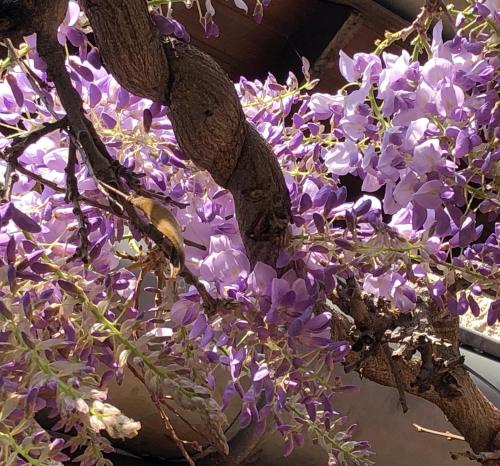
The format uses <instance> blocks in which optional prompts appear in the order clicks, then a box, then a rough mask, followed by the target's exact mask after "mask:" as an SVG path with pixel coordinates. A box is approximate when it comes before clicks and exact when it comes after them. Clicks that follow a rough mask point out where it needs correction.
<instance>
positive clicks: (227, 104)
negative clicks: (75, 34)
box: [82, 0, 291, 265]
mask: <svg viewBox="0 0 500 466" xmlns="http://www.w3.org/2000/svg"><path fill="white" fill-rule="evenodd" d="M82 3H83V6H84V8H85V12H86V14H87V16H88V18H89V20H90V23H91V25H92V29H93V31H94V34H95V37H96V40H97V44H98V46H99V49H100V51H101V55H102V59H103V62H104V64H105V65H106V67H107V68H108V70H109V71H110V72H111V74H113V76H114V77H115V78H116V79H117V81H118V82H119V83H120V84H121V85H122V86H123V87H125V88H126V89H127V90H129V91H130V92H133V93H135V94H137V95H140V96H142V97H150V95H151V93H150V90H151V89H152V88H155V89H157V90H158V91H159V90H160V89H162V84H163V86H164V88H163V91H162V93H159V95H157V97H156V98H155V99H154V100H156V101H157V102H159V103H162V104H165V105H168V107H169V116H170V119H171V120H172V125H173V128H174V133H175V135H176V138H177V141H178V143H179V146H180V147H181V149H182V150H183V151H184V152H185V154H186V155H187V156H188V157H189V158H190V159H191V160H192V161H193V162H194V163H195V164H196V165H197V166H198V167H200V168H203V169H205V170H208V172H209V173H210V174H211V175H212V177H213V178H214V180H215V181H216V182H217V183H218V184H219V185H221V186H222V187H225V188H227V189H229V191H230V192H231V193H232V194H233V197H234V200H235V205H236V215H237V219H238V224H239V227H240V232H241V236H242V239H243V243H244V245H245V249H246V251H247V255H248V258H249V260H250V262H251V264H252V265H253V264H255V262H257V261H262V262H266V263H268V264H271V265H274V264H275V263H276V259H277V256H278V253H279V250H280V247H281V246H282V245H283V244H284V242H285V239H286V234H287V229H288V224H289V223H290V220H291V211H290V197H289V194H288V190H287V188H286V184H285V182H284V178H283V174H282V173H281V170H280V168H279V165H278V164H277V163H276V159H275V157H274V155H273V153H272V151H271V149H270V147H269V146H268V145H267V144H266V143H265V142H264V141H263V139H262V138H261V137H260V135H259V134H258V133H257V132H256V131H255V130H254V129H253V128H252V127H251V126H250V125H249V124H248V123H246V122H245V117H244V115H243V109H242V108H241V105H240V103H239V100H238V97H237V95H236V92H235V89H234V85H233V83H232V82H231V81H230V80H229V78H228V76H227V75H226V73H224V72H223V71H222V69H221V68H220V67H219V66H218V64H217V63H216V62H215V61H214V60H213V59H212V58H211V57H209V56H208V55H206V54H205V53H203V52H201V51H200V50H197V49H196V48H195V47H193V46H191V45H188V44H185V43H182V42H179V41H176V40H173V39H169V40H168V41H167V42H166V43H165V44H163V50H164V56H165V57H166V61H167V63H168V65H167V66H168V73H167V74H168V75H169V79H168V81H167V80H165V81H162V82H161V83H158V82H154V83H152V82H151V80H150V79H151V76H161V75H162V73H164V70H163V68H164V66H165V59H163V58H162V59H161V60H156V61H154V60H152V61H147V62H146V61H145V60H144V59H143V57H149V56H151V53H150V52H149V49H150V48H152V49H153V50H154V51H155V52H156V51H158V50H159V48H160V46H161V45H162V44H161V40H160V38H159V36H158V34H157V33H152V32H151V27H152V24H151V19H150V18H149V14H148V11H147V6H146V2H145V1H143V0H133V1H130V0H118V1H115V0H101V1H95V0H83V2H82ZM110 25H112V27H111V26H110ZM130 30H133V31H134V32H133V33H132V34H131V33H130ZM117 38H119V39H118V40H117ZM131 42H134V46H133V53H131V52H130V50H129V44H130V43H131ZM148 66H149V67H150V68H151V70H144V71H143V72H142V73H141V74H140V75H137V74H136V73H135V70H138V69H141V70H143V68H144V67H148ZM132 75H133V76H132ZM140 81H141V82H140ZM249 175H250V176H249ZM250 178H252V180H250Z"/></svg>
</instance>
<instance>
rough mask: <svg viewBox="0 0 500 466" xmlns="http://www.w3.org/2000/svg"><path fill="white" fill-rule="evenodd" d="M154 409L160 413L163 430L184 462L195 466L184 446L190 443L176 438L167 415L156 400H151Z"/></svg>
mask: <svg viewBox="0 0 500 466" xmlns="http://www.w3.org/2000/svg"><path fill="white" fill-rule="evenodd" d="M153 402H154V404H155V406H156V408H157V409H158V412H159V413H160V416H161V418H162V420H163V423H164V425H165V430H166V431H167V433H168V435H169V436H170V437H171V438H172V440H173V441H174V442H175V444H176V445H177V448H178V449H179V451H180V452H181V453H182V456H184V458H185V459H186V461H187V462H188V463H189V465H190V466H196V464H195V462H194V461H193V459H192V458H191V456H190V455H189V453H188V451H187V450H186V447H185V446H184V444H185V443H191V442H185V441H184V440H181V439H180V438H179V437H178V436H177V433H176V432H175V429H174V426H173V425H172V423H171V422H170V419H169V418H168V416H167V413H166V412H165V410H164V409H163V406H162V405H161V403H160V402H159V401H158V399H154V400H153Z"/></svg>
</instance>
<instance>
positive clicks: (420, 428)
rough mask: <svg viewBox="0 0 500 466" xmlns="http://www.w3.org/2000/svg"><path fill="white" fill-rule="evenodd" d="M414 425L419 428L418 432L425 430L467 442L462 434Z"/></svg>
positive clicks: (447, 438)
mask: <svg viewBox="0 0 500 466" xmlns="http://www.w3.org/2000/svg"><path fill="white" fill-rule="evenodd" d="M413 427H415V429H417V432H424V433H425V434H432V435H437V436H439V437H445V438H446V440H461V441H463V442H465V439H464V438H463V437H462V436H461V435H456V434H452V433H451V432H448V431H446V432H441V431H439V430H432V429H428V428H427V427H422V426H419V425H418V424H415V423H414V424H413Z"/></svg>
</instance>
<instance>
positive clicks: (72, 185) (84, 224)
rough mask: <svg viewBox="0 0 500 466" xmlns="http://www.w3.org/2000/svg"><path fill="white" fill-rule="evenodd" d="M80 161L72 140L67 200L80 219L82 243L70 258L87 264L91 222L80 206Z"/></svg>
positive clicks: (79, 231)
mask: <svg viewBox="0 0 500 466" xmlns="http://www.w3.org/2000/svg"><path fill="white" fill-rule="evenodd" d="M77 163H78V160H77V157H76V147H75V145H74V144H73V142H72V141H70V143H69V150H68V165H67V166H66V169H65V171H66V197H65V201H66V202H67V203H71V204H73V213H74V214H75V217H76V219H77V221H78V237H79V239H80V245H79V246H78V248H77V249H76V252H75V254H74V255H73V257H71V258H70V259H69V260H72V259H73V258H75V257H79V258H80V259H82V261H83V263H84V264H86V263H87V262H88V259H89V257H88V256H89V249H90V241H89V224H88V220H87V218H86V217H85V214H84V213H83V212H82V209H81V207H80V201H79V198H80V193H79V192H78V180H77V179H76V165H77Z"/></svg>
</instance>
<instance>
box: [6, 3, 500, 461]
mask: <svg viewBox="0 0 500 466" xmlns="http://www.w3.org/2000/svg"><path fill="white" fill-rule="evenodd" d="M257 3H258V4H261V6H262V5H264V4H266V2H262V3H261V2H257ZM70 4H71V5H70V9H69V12H68V15H67V17H66V19H65V22H64V23H63V25H62V26H61V28H60V33H59V40H60V41H61V42H62V43H64V42H65V41H69V43H70V44H71V45H72V46H73V47H76V48H78V49H79V52H80V53H79V55H78V56H75V55H72V56H70V57H69V58H68V70H69V72H70V74H71V78H72V80H73V85H74V86H75V88H76V89H77V91H78V92H79V94H80V95H81V96H82V98H83V99H84V102H85V110H86V112H87V114H88V116H89V118H90V119H91V120H92V122H93V124H94V125H95V127H96V129H97V131H98V134H99V136H100V137H101V138H102V140H103V142H104V143H105V144H106V147H107V149H108V151H109V152H110V154H111V155H112V156H113V157H114V158H116V159H117V160H119V161H120V162H121V163H122V164H123V165H124V166H126V167H127V168H129V169H131V170H133V171H134V172H136V173H140V174H143V175H144V176H143V177H142V178H141V180H142V183H143V184H144V186H145V187H146V188H148V189H150V190H153V191H155V192H160V193H163V194H166V195H168V196H169V197H170V198H171V199H172V200H173V201H174V202H175V205H176V206H177V207H172V210H173V211H174V213H175V216H176V218H177V220H178V221H179V223H180V224H181V225H182V228H183V235H184V238H185V240H186V243H187V246H186V259H187V263H188V264H189V266H190V268H191V269H192V270H193V271H194V272H195V273H196V275H197V276H198V277H199V278H200V280H201V281H202V283H203V284H204V285H205V286H206V287H207V288H208V289H209V290H210V292H211V294H212V295H213V296H214V297H217V298H218V299H219V300H221V301H222V302H223V303H224V305H223V309H224V310H223V311H222V312H221V314H220V315H217V316H215V317H210V318H209V317H208V316H207V315H206V314H205V311H204V309H203V307H202V304H201V301H200V297H199V296H198V294H197V292H196V291H195V290H194V289H187V288H185V287H182V286H181V287H180V288H179V289H177V290H175V289H174V287H172V288H168V287H166V289H167V288H168V289H169V290H170V291H166V289H165V290H157V289H152V288H147V287H146V288H145V287H144V286H143V285H142V278H141V276H138V275H136V274H134V273H132V271H131V270H132V269H133V267H129V268H126V267H124V261H125V259H128V260H130V259H131V254H132V255H137V256H138V258H139V259H140V260H142V261H144V260H146V259H145V253H146V252H147V251H148V248H150V247H151V245H150V244H148V243H147V241H146V242H145V241H144V239H143V238H140V235H138V233H137V232H136V231H135V230H134V229H133V228H130V226H129V225H127V223H126V222H125V221H124V219H123V218H121V217H120V216H117V215H115V214H113V213H112V211H110V209H109V203H108V200H107V199H106V198H105V197H104V196H103V195H102V193H101V192H100V191H99V189H98V188H97V186H96V183H95V181H94V179H93V178H92V175H91V174H90V173H89V171H88V170H87V168H86V167H85V165H84V164H83V163H80V164H79V165H78V167H77V170H76V177H77V181H78V188H79V191H80V195H81V204H82V209H83V213H84V214H85V217H86V218H87V221H88V231H89V235H88V239H89V241H90V244H91V248H90V251H89V258H90V261H89V264H83V263H82V262H81V260H80V259H78V258H76V257H75V256H74V254H75V252H76V250H77V247H78V245H79V236H78V229H79V225H78V220H77V218H76V217H75V214H74V212H73V208H72V206H71V205H70V204H68V202H67V201H66V199H65V194H64V192H65V183H66V172H65V168H66V165H67V163H68V149H67V147H68V137H67V135H66V134H65V133H64V132H58V131H55V132H53V133H51V134H49V135H47V136H45V137H43V138H41V139H40V140H39V141H38V142H37V143H36V144H33V145H31V146H29V147H28V148H27V149H26V150H25V151H24V153H23V154H22V155H21V156H20V157H19V159H18V165H19V167H18V170H17V171H18V179H16V180H14V183H13V184H12V193H11V196H10V199H9V198H8V196H6V198H5V201H3V202H2V204H1V205H0V342H1V345H2V355H1V356H0V358H1V359H0V363H1V365H0V399H1V404H2V406H3V407H2V410H1V412H0V424H1V428H0V448H1V449H2V454H3V455H4V456H5V457H6V458H9V460H8V461H10V463H8V464H17V463H18V462H19V463H20V462H22V463H23V464H24V463H28V464H49V462H50V461H52V462H55V463H56V464H57V462H59V463H61V462H63V461H66V459H67V455H70V454H72V453H73V452H74V451H75V450H76V449H77V448H78V447H80V448H82V450H81V452H79V457H78V461H80V462H81V464H85V465H90V464H95V463H98V462H99V464H106V461H107V460H105V459H104V458H103V454H105V453H106V452H108V451H110V450H111V449H112V446H111V443H110V442H109V440H107V439H106V437H105V436H104V434H105V433H107V434H109V436H111V437H118V438H123V437H130V436H133V435H136V433H137V431H138V429H139V428H140V425H139V423H137V422H135V421H133V420H131V419H129V418H128V417H127V415H126V414H127V413H121V412H120V411H119V410H118V409H117V408H116V407H114V406H112V405H110V404H109V400H108V399H107V397H108V395H107V386H108V384H109V382H110V381H111V380H112V379H116V380H117V381H118V382H119V383H121V382H122V381H123V379H124V377H132V375H131V374H130V372H129V371H128V370H126V368H127V367H129V368H130V369H131V370H133V371H134V372H135V373H136V374H137V375H138V376H139V377H140V378H141V379H142V380H143V381H144V383H145V385H146V387H147V388H148V390H149V391H150V394H151V396H152V398H153V400H156V401H158V402H159V403H161V400H162V399H164V397H165V396H169V397H172V398H173V399H174V400H175V402H176V403H177V404H178V405H180V406H181V407H183V408H185V409H195V410H196V411H197V412H198V413H200V416H201V417H202V418H203V420H204V421H205V424H206V425H207V431H209V432H210V438H211V439H212V441H213V443H214V445H216V446H217V447H218V448H219V450H221V451H224V450H225V449H226V448H227V445H226V440H225V437H224V432H223V429H224V422H225V419H224V415H223V408H225V407H226V406H227V405H228V404H229V402H230V401H231V399H233V397H238V398H239V399H240V401H241V403H242V411H241V416H240V424H241V426H242V427H245V426H247V425H249V424H250V423H251V422H255V423H256V426H257V430H258V431H260V432H263V431H264V430H265V429H266V425H267V424H268V423H270V422H274V423H276V425H277V430H278V431H279V432H280V433H281V434H282V435H283V438H284V443H285V453H286V454H289V453H291V451H292V450H293V448H294V447H300V446H301V445H302V444H303V442H304V435H305V433H306V432H309V433H312V434H313V436H314V437H315V438H317V439H318V440H319V443H320V444H321V445H322V446H324V447H325V448H326V449H327V450H328V451H329V453H330V454H331V455H332V458H336V460H337V461H338V462H339V463H341V464H342V462H348V461H352V462H353V463H354V464H370V460H369V454H370V452H369V449H368V445H367V444H366V442H355V441H352V439H351V437H352V428H351V427H349V426H348V427H345V422H346V420H345V418H343V417H339V415H338V413H336V412H335V406H334V395H335V394H336V393H337V392H340V391H348V390H349V389H350V387H345V386H343V385H342V384H341V382H340V381H339V379H338V378H337V372H336V370H335V368H336V365H337V363H339V362H342V361H343V360H344V357H345V356H346V354H347V352H348V351H349V345H348V343H347V342H344V341H334V340H332V338H331V330H330V326H331V320H332V308H331V306H332V304H331V302H330V301H329V297H331V295H332V293H333V291H334V290H335V288H336V286H337V284H338V283H339V282H340V281H343V280H346V279H353V278H354V279H355V280H357V281H358V282H359V283H360V285H361V286H362V287H363V288H364V290H365V291H366V292H367V293H369V294H371V295H374V296H378V297H382V298H384V299H386V300H388V301H390V303H391V304H392V306H393V307H394V309H395V310H397V311H398V312H411V311H412V310H413V309H414V308H415V306H416V303H417V293H419V292H420V291H421V290H422V289H425V288H427V289H428V294H429V296H431V297H432V299H433V300H434V301H435V302H436V304H437V306H439V307H443V308H447V309H448V310H449V312H451V313H453V314H456V315H459V314H464V313H466V312H472V313H473V314H475V315H476V314H478V313H479V311H480V310H479V305H478V303H477V297H478V296H479V295H481V294H485V293H486V294H490V295H492V296H493V299H492V303H491V306H490V308H489V310H488V313H487V319H488V323H489V324H490V325H495V323H496V322H497V321H499V320H500V301H499V298H498V295H496V296H495V293H497V294H498V283H499V280H500V275H499V274H500V272H499V265H500V223H498V222H497V220H498V215H499V213H500V202H499V199H500V197H499V195H498V180H499V176H500V149H499V146H498V139H499V136H500V134H499V123H500V108H499V106H498V89H499V82H498V80H499V60H500V59H499V58H498V54H496V53H495V50H497V49H498V30H497V25H496V21H498V14H499V13H498V12H497V11H495V10H494V2H484V3H479V4H474V5H472V6H470V7H468V8H467V9H466V10H464V11H463V12H462V13H460V14H459V15H457V28H459V30H458V33H457V34H456V35H455V36H454V37H453V38H452V39H451V40H448V41H444V40H443V39H442V25H441V23H440V22H438V23H437V24H436V26H435V27H434V29H433V31H432V38H431V39H430V40H429V42H428V43H424V45H423V46H422V49H423V50H426V52H425V53H427V57H423V58H422V59H421V61H417V60H416V56H414V55H415V54H409V53H407V52H405V51H404V52H402V53H401V55H399V56H395V55H392V54H389V53H387V52H383V51H381V53H373V54H365V53H360V54H355V55H354V56H353V57H349V56H347V55H346V54H344V53H341V56H340V69H341V72H342V74H343V76H344V77H345V78H346V80H347V81H348V82H349V85H348V87H346V88H345V89H343V90H340V91H339V92H338V93H336V94H334V95H330V94H320V93H313V92H311V91H312V89H313V87H314V82H313V81H311V79H310V78H309V75H308V69H307V62H304V75H305V77H306V79H305V82H304V84H302V85H299V82H298V80H297V78H296V77H295V76H294V75H292V74H290V76H289V78H288V80H287V82H286V83H285V84H280V83H278V82H277V81H276V79H275V78H274V77H273V76H272V75H269V76H268V78H267V79H266V80H265V81H263V82H260V81H249V80H246V79H244V78H241V80H240V81H239V83H238V84H237V85H236V89H237V91H238V94H239V96H240V99H241V102H242V105H243V107H244V109H245V112H246V115H247V118H248V120H249V121H250V122H251V123H252V124H254V125H255V126H256V128H257V129H258V130H259V132H260V133H261V134H262V136H263V137H265V139H266V140H267V141H268V142H269V144H270V145H271V146H272V147H273V150H274V153H275V154H276V157H277V159H278V161H279V163H280V164H281V166H282V168H283V172H284V175H285V179H286V182H287V185H288V189H289V191H290V195H291V198H292V211H293V217H294V223H293V225H291V227H290V228H291V241H290V244H289V246H288V247H287V248H286V249H285V250H284V251H282V253H281V255H280V257H279V259H278V264H277V266H278V268H279V269H284V270H287V271H286V273H284V274H282V275H278V273H277V272H276V270H275V269H273V268H271V267H269V266H267V265H265V264H261V263H258V264H257V265H256V266H255V268H254V269H253V270H251V268H250V264H249V262H248V259H247V258H246V256H245V254H244V251H243V247H242V242H241V238H240V235H239V232H238V226H237V223H236V221H235V217H234V205H233V200H232V197H231V195H230V194H229V193H228V192H227V191H226V190H223V189H221V188H220V187H219V186H217V185H216V184H215V183H214V182H213V180H212V179H211V178H210V177H209V176H208V175H207V173H206V172H203V171H200V170H198V169H196V168H195V167H194V166H193V165H192V164H191V162H189V161H188V159H187V157H186V156H185V154H183V153H182V152H181V151H180V150H179V148H178V146H177V144H176V140H175V137H174V134H173V131H172V127H171V124H170V122H169V120H168V118H167V116H166V113H167V110H166V109H165V108H164V107H162V106H160V105H158V104H155V103H151V102H149V101H146V100H144V99H139V98H138V97H135V96H133V95H131V94H129V93H128V92H127V91H126V90H125V89H123V88H121V87H120V86H119V85H118V84H117V83H116V82H115V81H114V79H113V78H112V77H110V76H109V75H108V74H107V72H106V71H105V70H104V68H102V67H101V65H100V60H99V56H98V52H97V50H96V49H95V48H94V47H92V46H91V45H89V44H88V43H87V37H86V35H85V32H84V29H83V28H82V26H81V21H82V19H81V16H80V13H79V10H78V6H77V5H76V2H70ZM485 8H486V9H487V11H486V12H485ZM207 9H208V10H210V2H208V3H207ZM155 14H156V13H155ZM154 20H155V22H156V24H157V26H158V27H159V28H160V30H162V31H163V32H164V33H167V34H174V35H176V36H177V37H180V38H184V39H186V38H187V34H186V33H185V31H184V29H183V28H182V27H181V25H179V24H177V23H176V22H175V20H174V19H173V18H171V17H167V18H163V17H161V16H155V17H154ZM495 28H496V29H495ZM421 40H424V39H423V38H421ZM27 44H29V45H28V46H23V47H21V49H20V50H19V51H18V54H19V60H24V61H25V63H26V64H27V65H28V66H29V67H31V68H32V70H33V71H34V72H35V73H36V74H37V75H38V76H39V78H40V79H41V80H42V81H43V80H45V79H46V76H45V72H44V64H43V62H41V60H40V58H39V57H38V55H37V54H36V51H35V49H34V40H33V38H27ZM2 71H5V72H6V79H5V80H4V81H2V82H1V83H0V121H1V123H0V124H1V126H2V129H3V133H4V134H5V136H3V137H2V138H1V139H0V150H2V151H5V150H6V149H8V148H9V147H10V145H11V144H12V141H13V139H12V137H13V136H22V135H23V134H25V133H27V132H30V131H33V130H36V129H37V128H39V127H40V126H41V125H42V124H43V123H46V122H50V121H53V119H54V118H53V116H52V115H51V113H55V114H56V115H59V116H60V117H62V116H63V115H64V111H63V109H62V108H61V106H60V103H59V101H58V98H57V96H56V94H55V93H54V91H52V90H50V89H49V88H47V89H45V88H42V89H38V88H37V86H36V85H35V84H34V83H33V82H32V81H30V79H28V77H27V76H26V75H25V74H24V72H23V70H22V68H21V67H19V66H14V63H12V62H11V61H10V59H8V60H6V61H5V62H4V63H3V64H2ZM346 89H349V90H350V92H349V93H347V92H346ZM40 92H42V94H43V95H42V97H43V98H40ZM6 172H7V173H9V171H8V170H7V163H6V162H1V163H0V175H2V177H3V176H4V174H5V173H6ZM9 182H10V181H9V180H6V183H7V184H8V183H9ZM357 193H361V194H357ZM129 269H130V270H129ZM459 279H460V283H461V284H462V285H461V287H460V288H457V286H456V283H457V281H458V280H459ZM457 289H458V291H457ZM148 294H149V295H151V296H152V295H156V296H157V297H158V296H163V298H164V299H163V300H161V299H160V300H157V303H156V305H155V306H154V307H148V306H146V308H145V306H144V305H143V302H144V301H147V302H150V301H152V300H149V299H145V298H147V296H148ZM219 367H223V368H225V369H226V371H225V374H226V379H224V381H223V383H225V387H226V388H225V390H224V395H223V397H222V399H220V400H215V399H214V398H213V395H212V394H213V388H214V385H215V383H216V382H220V381H218V380H216V379H215V375H214V374H215V369H216V368H219ZM42 409H46V410H47V411H46V412H48V414H49V417H50V418H53V419H54V422H56V424H55V426H52V431H55V432H57V431H59V430H64V429H66V430H67V431H70V432H71V434H72V437H71V438H70V440H63V439H62V438H58V439H56V440H54V439H51V438H50V436H48V435H47V434H46V432H45V431H44V430H43V429H42V428H41V427H40V426H39V425H38V424H37V422H36V421H35V420H34V419H35V418H34V414H35V413H37V412H39V411H41V410H42ZM343 425H344V427H343ZM73 434H74V435H73ZM63 450H64V451H63Z"/></svg>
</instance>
